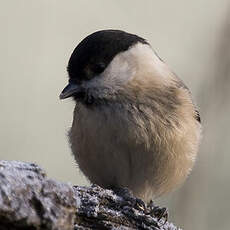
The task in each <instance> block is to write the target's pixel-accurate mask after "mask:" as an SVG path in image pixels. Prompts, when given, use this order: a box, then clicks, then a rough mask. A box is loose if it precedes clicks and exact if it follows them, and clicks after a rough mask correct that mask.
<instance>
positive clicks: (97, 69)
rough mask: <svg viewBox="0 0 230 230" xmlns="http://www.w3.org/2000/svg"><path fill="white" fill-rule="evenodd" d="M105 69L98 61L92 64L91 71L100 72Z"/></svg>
mask: <svg viewBox="0 0 230 230" xmlns="http://www.w3.org/2000/svg"><path fill="white" fill-rule="evenodd" d="M104 70H105V64H104V63H102V62H99V63H97V64H95V65H94V66H93V72H94V73H97V74H98V73H102V72H103V71H104Z"/></svg>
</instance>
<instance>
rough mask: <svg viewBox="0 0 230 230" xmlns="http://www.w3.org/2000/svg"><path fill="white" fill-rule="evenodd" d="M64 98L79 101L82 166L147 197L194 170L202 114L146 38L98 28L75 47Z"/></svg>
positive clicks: (73, 134)
mask: <svg viewBox="0 0 230 230" xmlns="http://www.w3.org/2000/svg"><path fill="white" fill-rule="evenodd" d="M67 71H68V75H69V84H68V85H67V86H66V87H65V88H64V90H63V91H62V93H61V94H60V98H61V99H64V98H68V97H73V99H74V100H75V101H76V107H75V109H74V115H73V123H72V127H71V129H70V131H69V141H70V145H71V149H72V152H73V155H74V157H75V159H76V161H77V163H78V165H79V168H80V169H81V171H82V172H83V173H84V174H85V176H86V177H87V178H88V179H89V180H90V182H92V183H95V184H98V185H100V186H102V187H104V188H110V189H113V188H127V189H129V190H130V191H131V192H132V193H133V195H135V196H136V197H137V198H140V199H142V200H144V201H146V202H148V201H149V200H150V199H152V198H155V197H157V196H160V195H162V194H165V193H167V192H169V191H171V190H173V189H174V188H175V187H176V186H178V185H179V184H180V183H182V182H183V181H184V180H185V179H186V177H187V175H188V174H189V172H190V171H191V169H192V167H193V164H194V161H195V158H196V155H197V151H198V145H199V141H200V135H201V125H200V117H199V113H198V111H197V109H196V106H195V105H194V104H193V102H192V98H191V94H190V92H189V90H188V88H187V87H186V86H185V85H184V83H183V82H182V81H181V80H180V79H179V78H178V77H177V76H176V75H175V74H174V73H173V72H172V71H171V70H170V69H169V68H168V67H167V65H166V64H165V63H164V62H163V61H162V60H161V59H160V58H159V57H158V56H157V54H156V53H155V52H154V51H153V49H152V48H151V46H150V44H149V43H148V42H147V41H146V40H145V39H143V38H141V37H139V36H137V35H134V34H130V33H127V32H124V31H120V30H102V31H97V32H95V33H93V34H91V35H89V36H87V37H86V38H85V39H83V40H82V41H81V42H80V43H79V44H78V45H77V47H76V48H75V49H74V51H73V53H72V55H71V57H70V60H69V63H68V67H67Z"/></svg>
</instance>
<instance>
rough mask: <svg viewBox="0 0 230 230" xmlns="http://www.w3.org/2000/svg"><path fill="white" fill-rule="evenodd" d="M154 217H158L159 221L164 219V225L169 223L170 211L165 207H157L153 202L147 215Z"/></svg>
mask: <svg viewBox="0 0 230 230" xmlns="http://www.w3.org/2000/svg"><path fill="white" fill-rule="evenodd" d="M146 214H149V215H151V216H153V217H156V218H157V220H158V221H160V220H162V219H164V223H163V225H164V224H165V223H166V222H167V221H168V210H167V208H165V207H163V208H162V207H159V206H155V205H154V203H153V201H152V200H151V201H150V202H149V203H148V205H147V213H146Z"/></svg>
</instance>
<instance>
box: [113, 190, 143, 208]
mask: <svg viewBox="0 0 230 230" xmlns="http://www.w3.org/2000/svg"><path fill="white" fill-rule="evenodd" d="M113 191H114V193H115V194H117V195H118V196H120V197H122V198H123V199H124V200H125V201H126V202H128V204H129V205H131V206H132V207H134V208H136V209H138V210H140V211H143V212H144V211H145V210H146V205H145V202H144V201H143V200H141V199H139V198H136V197H135V196H134V195H133V194H132V193H131V192H130V191H129V190H128V188H113Z"/></svg>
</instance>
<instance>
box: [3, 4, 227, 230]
mask: <svg viewBox="0 0 230 230" xmlns="http://www.w3.org/2000/svg"><path fill="white" fill-rule="evenodd" d="M107 28H114V29H122V30H126V31H129V32H132V33H136V34H138V35H140V36H143V37H145V38H146V39H148V40H149V42H150V43H151V44H152V46H153V47H154V49H155V50H156V51H157V52H158V54H159V55H160V56H161V57H162V58H163V59H164V60H165V61H166V62H167V63H168V64H169V66H171V68H172V69H173V70H174V71H175V72H176V73H177V74H178V76H180V77H181V78H182V79H183V80H184V81H185V83H186V84H187V85H188V86H189V88H191V90H192V92H193V95H194V98H195V100H196V102H197V104H198V106H199V107H200V110H201V116H202V122H203V126H204V134H203V135H204V138H203V142H202V145H201V150H200V154H199V158H198V160H197V164H196V167H195V169H194V171H193V172H192V174H191V176H190V177H189V179H188V180H187V182H186V183H185V184H184V186H183V187H182V188H181V189H179V190H177V191H176V192H174V193H173V194H171V195H169V196H168V197H166V198H164V199H161V200H160V201H158V203H159V202H160V203H161V204H162V205H165V206H169V209H170V214H171V215H170V220H172V221H174V222H175V223H176V224H177V225H178V226H181V227H183V228H184V229H186V230H194V229H195V230H216V229H222V230H229V229H230V218H229V213H230V202H229V195H230V184H229V179H230V176H229V174H230V167H229V164H230V154H229V149H230V138H229V137H230V131H229V130H230V125H229V122H230V118H229V112H230V102H229V99H230V2H229V0H193V1H184V0H174V1H155V0H145V1H134V0H126V1H124V0H116V1H108V0H97V1H90V0H68V1H64V0H62V1H61V0H60V1H58V0H56V1H55V0H39V1H37V0H20V1H17V0H0V33H1V34H0V51H1V52H0V63H1V67H0V118H1V119H0V138H1V143H0V159H7V160H21V161H28V162H36V163H37V164H39V165H40V166H42V167H43V168H44V169H45V170H46V171H47V173H48V176H49V177H53V178H56V179H58V180H61V181H64V182H71V183H73V184H79V185H85V184H88V183H87V181H86V180H85V178H84V177H83V176H82V175H81V174H80V173H79V171H78V169H77V166H76V164H75V162H74V160H73V157H72V156H71V153H70V149H69V147H68V142H67V138H66V132H67V130H68V128H69V127H70V125H71V121H72V112H73V106H74V104H73V102H72V101H71V100H66V101H62V102H61V101H59V99H58V95H59V93H60V91H61V90H62V88H63V87H64V85H65V84H66V82H67V74H66V65H67V61H68V58H69V56H70V54H71V52H72V50H73V48H74V47H75V46H76V45H77V43H78V42H79V41H80V40H81V39H83V38H84V37H85V36H86V35H88V34H89V33H92V32H94V31H96V30H100V29H107Z"/></svg>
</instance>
